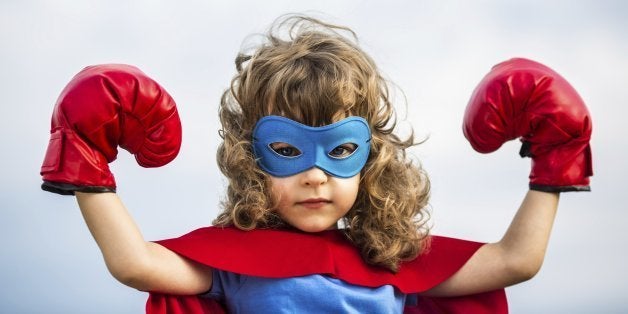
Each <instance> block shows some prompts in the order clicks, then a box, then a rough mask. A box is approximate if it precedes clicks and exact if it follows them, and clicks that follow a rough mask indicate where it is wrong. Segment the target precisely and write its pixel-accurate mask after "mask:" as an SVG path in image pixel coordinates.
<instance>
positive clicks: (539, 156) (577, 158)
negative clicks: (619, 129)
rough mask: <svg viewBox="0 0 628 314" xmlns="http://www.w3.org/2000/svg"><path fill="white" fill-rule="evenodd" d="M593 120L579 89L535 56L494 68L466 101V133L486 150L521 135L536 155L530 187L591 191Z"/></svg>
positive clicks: (524, 151) (528, 152)
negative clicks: (534, 57)
mask: <svg viewBox="0 0 628 314" xmlns="http://www.w3.org/2000/svg"><path fill="white" fill-rule="evenodd" d="M591 124H592V122H591V117H590V114H589V111H588V109H587V107H586V105H585V104H584V101H583V100H582V99H581V98H580V96H579V95H578V93H577V92H576V90H575V89H574V88H573V87H572V86H571V85H570V84H569V83H568V82H567V81H566V80H565V79H564V78H563V77H561V76H560V75H559V74H558V73H556V72H554V71H553V70H552V69H550V68H548V67H546V66H544V65H542V64H540V63H538V62H535V61H532V60H527V59H511V60H508V61H505V62H502V63H500V64H497V65H496V66H494V67H493V68H492V69H491V71H490V72H489V73H488V74H487V75H486V76H485V77H484V78H483V79H482V81H481V82H480V84H479V85H478V86H477V87H476V89H475V91H474V92H473V95H472V96H471V99H470V101H469V104H468V105H467V108H466V111H465V115H464V122H463V131H464V135H465V137H466V138H467V139H468V140H469V142H470V143H471V146H473V148H474V149H475V150H476V151H478V152H481V153H489V152H492V151H495V150H497V149H498V148H499V147H500V146H501V145H502V144H503V143H504V142H506V141H509V140H512V139H515V138H520V139H521V141H522V143H523V145H522V148H521V151H520V155H521V156H522V157H531V158H532V171H531V173H530V189H533V190H540V191H548V192H566V191H589V190H590V187H589V177H590V176H592V175H593V168H592V162H591V147H590V145H589V140H590V138H591V130H592V125H591Z"/></svg>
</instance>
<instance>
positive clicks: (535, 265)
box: [507, 254, 543, 284]
mask: <svg viewBox="0 0 628 314" xmlns="http://www.w3.org/2000/svg"><path fill="white" fill-rule="evenodd" d="M542 265H543V255H542V254H541V255H540V256H539V255H538V254H536V255H535V254H521V255H516V256H512V257H511V258H509V259H508V262H507V268H508V272H509V273H510V274H511V275H512V279H513V280H512V281H513V282H512V284H517V283H520V282H524V281H528V280H530V279H532V278H534V277H535V276H536V275H537V274H538V273H539V271H540V270H541V266H542Z"/></svg>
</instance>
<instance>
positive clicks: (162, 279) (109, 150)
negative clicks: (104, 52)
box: [41, 64, 211, 294]
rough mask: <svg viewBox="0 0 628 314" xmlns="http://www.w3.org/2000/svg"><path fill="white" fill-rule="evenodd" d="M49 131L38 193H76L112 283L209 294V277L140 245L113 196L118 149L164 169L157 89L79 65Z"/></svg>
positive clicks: (170, 116)
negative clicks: (112, 167) (112, 168)
mask: <svg viewBox="0 0 628 314" xmlns="http://www.w3.org/2000/svg"><path fill="white" fill-rule="evenodd" d="M50 133H51V136H50V142H49V144H48V150H47V151H46V156H45V158H44V162H43V165H42V167H41V175H42V179H43V181H44V182H43V184H42V189H44V190H46V191H49V192H54V193H58V194H62V195H73V194H76V196H77V199H78V202H79V205H80V207H81V211H82V213H83V216H84V218H85V221H86V223H87V225H88V227H89V229H90V231H91V232H92V234H93V236H94V238H95V239H96V242H97V243H98V245H99V247H100V249H101V251H102V253H103V256H104V258H105V261H106V264H107V267H108V268H109V270H110V271H111V273H112V274H113V276H114V277H116V278H117V279H118V280H120V281H121V282H123V283H125V284H127V285H130V286H132V287H135V288H137V289H141V290H153V291H161V292H170V293H187V294H190V293H195V292H202V291H206V290H207V289H208V288H209V286H210V285H211V272H209V271H207V270H206V269H203V267H201V266H197V265H195V264H192V263H190V262H188V261H186V260H184V259H183V258H181V257H179V256H177V255H176V254H174V253H172V252H170V251H168V250H166V249H165V248H163V247H161V246H159V245H157V244H154V243H150V242H146V241H145V240H144V239H143V237H142V235H141V233H140V231H139V229H138V228H137V226H136V225H135V223H134V221H133V219H132V218H131V216H130V215H129V214H128V212H127V211H126V209H125V208H124V206H123V205H122V202H121V201H120V199H119V198H118V197H117V195H116V194H115V193H114V192H115V189H116V183H115V180H114V177H113V174H112V173H111V171H110V170H109V166H108V163H109V162H112V161H113V160H115V159H116V156H117V148H118V146H120V147H122V148H125V149H126V150H128V151H129V152H131V153H132V154H134V155H135V158H136V160H137V162H138V163H139V164H140V165H142V166H144V167H158V166H162V165H165V164H167V163H168V162H170V161H171V160H172V159H174V158H175V156H176V155H177V153H178V152H179V147H180V144H181V124H180V121H179V116H178V113H177V108H176V106H175V103H174V101H173V100H172V98H171V97H170V95H169V94H168V93H167V92H166V91H165V90H164V89H163V88H162V87H161V86H159V85H158V84H157V83H156V82H155V81H153V80H152V79H150V78H149V77H148V76H146V75H145V74H144V73H143V72H141V71H140V70H139V69H137V68H135V67H132V66H128V65H120V64H115V65H112V64H110V65H97V66H91V67H87V68H85V69H84V70H83V71H81V72H80V73H78V74H77V75H76V76H75V77H74V78H72V80H71V81H70V82H69V83H68V85H67V86H66V88H65V89H64V90H63V91H62V93H61V95H60V96H59V99H58V100H57V103H56V105H55V108H54V111H53V115H52V122H51V131H50Z"/></svg>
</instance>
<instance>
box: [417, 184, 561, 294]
mask: <svg viewBox="0 0 628 314" xmlns="http://www.w3.org/2000/svg"><path fill="white" fill-rule="evenodd" d="M558 195H559V194H558V193H546V192H538V191H528V193H527V194H526V196H525V198H524V199H523V202H522V203H521V206H520V207H519V210H518V211H517V213H516V215H515V217H514V218H513V220H512V222H511V224H510V227H508V230H507V231H506V233H505V234H504V236H503V237H502V239H501V240H500V241H499V242H496V243H489V244H485V245H484V246H482V247H481V248H480V249H478V251H477V252H476V253H475V254H474V255H473V256H472V257H471V258H470V259H469V261H467V263H466V264H465V265H464V266H463V267H462V268H461V269H460V270H459V271H458V272H457V273H456V274H454V275H453V276H452V277H450V278H449V279H447V280H446V281H445V282H443V283H442V284H440V285H438V286H436V287H435V288H433V289H431V290H430V291H428V293H427V294H429V295H437V296H455V295H466V294H472V293H479V292H485V291H490V290H495V289H500V288H504V287H507V286H511V285H514V284H517V283H520V282H522V281H525V280H528V279H530V278H532V277H533V276H534V275H535V274H536V273H537V272H538V270H539V269H540V267H541V264H542V263H543V259H544V258H545V251H546V249H547V245H548V242H549V237H550V233H551V231H552V226H553V223H554V217H555V215H556V211H557V208H558Z"/></svg>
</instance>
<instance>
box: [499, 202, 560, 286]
mask: <svg viewBox="0 0 628 314" xmlns="http://www.w3.org/2000/svg"><path fill="white" fill-rule="evenodd" d="M558 199H559V193H547V192H539V191H532V190H531V191H528V193H527V195H526V197H525V198H524V200H523V202H522V204H521V207H520V208H519V210H518V211H517V214H516V215H515V217H514V218H513V220H512V222H511V224H510V226H509V227H508V230H507V231H506V233H505V234H504V236H503V238H502V239H501V240H500V241H499V242H497V243H496V244H494V245H496V246H498V247H499V250H501V251H502V252H503V254H504V260H505V262H506V263H507V265H509V268H510V269H511V272H512V273H513V276H512V277H510V278H508V279H509V281H511V282H506V285H511V284H516V283H519V282H521V281H524V280H527V279H530V278H532V277H533V276H534V275H535V274H536V273H537V272H538V271H539V269H540V268H541V265H542V264H543V260H544V259H545V252H546V250H547V246H548V243H549V238H550V234H551V232H552V226H553V225H554V218H555V217H556V211H557V209H558Z"/></svg>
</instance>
